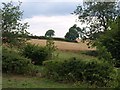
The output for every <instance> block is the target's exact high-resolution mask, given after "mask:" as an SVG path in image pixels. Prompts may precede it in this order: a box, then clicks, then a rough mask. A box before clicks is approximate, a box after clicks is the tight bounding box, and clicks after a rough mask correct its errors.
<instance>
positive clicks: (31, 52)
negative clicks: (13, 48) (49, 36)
mask: <svg viewBox="0 0 120 90" xmlns="http://www.w3.org/2000/svg"><path fill="white" fill-rule="evenodd" d="M49 53H50V52H49V50H48V49H47V48H46V47H41V46H38V45H35V44H27V45H26V46H25V47H24V48H23V49H22V55H24V56H25V57H27V58H29V59H31V60H32V63H34V64H35V65H42V62H43V61H45V60H46V59H48V56H49Z"/></svg>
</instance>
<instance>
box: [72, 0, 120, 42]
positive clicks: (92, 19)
mask: <svg viewBox="0 0 120 90" xmlns="http://www.w3.org/2000/svg"><path fill="white" fill-rule="evenodd" d="M118 5H119V4H118V2H97V1H94V2H84V4H83V6H80V5H79V6H77V9H76V10H75V11H74V14H75V15H78V21H80V22H82V24H83V23H85V24H87V26H85V27H84V28H82V29H81V33H82V34H81V35H82V39H84V40H86V39H90V40H95V39H97V38H98V37H99V35H100V34H103V33H104V32H105V31H107V30H108V28H109V21H111V20H112V21H114V20H115V19H116V17H117V16H118V15H119V14H120V7H118Z"/></svg>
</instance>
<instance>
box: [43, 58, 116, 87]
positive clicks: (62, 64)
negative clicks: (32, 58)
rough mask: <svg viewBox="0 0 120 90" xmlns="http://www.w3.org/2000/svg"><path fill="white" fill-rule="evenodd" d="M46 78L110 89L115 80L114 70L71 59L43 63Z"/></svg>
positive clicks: (101, 64)
mask: <svg viewBox="0 0 120 90" xmlns="http://www.w3.org/2000/svg"><path fill="white" fill-rule="evenodd" d="M44 65H45V68H46V75H47V77H49V78H51V79H54V80H56V81H65V82H66V81H69V82H79V81H82V82H86V83H89V84H91V85H95V86H96V87H111V86H114V85H111V84H114V81H115V80H116V70H115V69H114V68H113V67H112V66H110V65H109V63H105V62H102V61H97V60H79V59H77V60H76V58H72V59H70V60H64V61H52V60H51V61H45V62H44Z"/></svg>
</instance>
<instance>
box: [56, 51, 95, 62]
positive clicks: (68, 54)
mask: <svg viewBox="0 0 120 90" xmlns="http://www.w3.org/2000/svg"><path fill="white" fill-rule="evenodd" d="M55 54H56V55H58V56H57V57H56V59H58V60H65V59H69V58H72V57H76V58H81V59H83V60H84V59H95V58H96V57H94V56H89V55H85V54H81V52H70V51H69V52H68V51H56V52H55Z"/></svg>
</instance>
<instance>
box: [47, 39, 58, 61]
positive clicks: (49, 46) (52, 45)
mask: <svg viewBox="0 0 120 90" xmlns="http://www.w3.org/2000/svg"><path fill="white" fill-rule="evenodd" d="M46 49H47V51H48V58H49V59H52V58H53V57H54V52H55V51H56V50H57V46H55V43H54V41H53V40H52V39H51V38H49V39H47V41H46Z"/></svg>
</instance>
